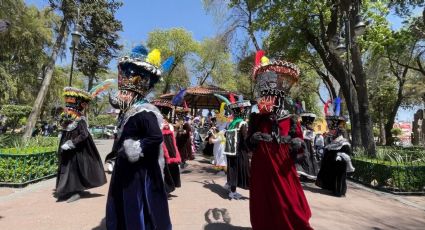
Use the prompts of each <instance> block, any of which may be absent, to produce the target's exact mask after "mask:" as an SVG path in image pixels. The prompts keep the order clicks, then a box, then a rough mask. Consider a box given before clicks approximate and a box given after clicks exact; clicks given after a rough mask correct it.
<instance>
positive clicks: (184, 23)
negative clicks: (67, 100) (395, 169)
mask: <svg viewBox="0 0 425 230" xmlns="http://www.w3.org/2000/svg"><path fill="white" fill-rule="evenodd" d="M25 2H26V3H28V4H34V5H36V6H37V7H39V8H42V7H45V6H47V4H48V1H47V0H25ZM123 2H124V5H123V6H122V7H121V8H120V9H119V10H118V12H117V14H116V17H117V18H118V19H119V20H121V21H122V23H123V31H121V32H120V36H121V43H122V44H124V45H125V46H128V47H132V46H134V45H135V44H140V42H142V41H146V39H147V36H148V33H149V32H150V31H152V30H154V29H169V28H174V27H183V28H185V29H186V30H188V31H190V32H191V33H192V35H193V37H194V39H196V40H198V41H200V40H203V39H204V38H207V37H213V36H214V35H215V34H216V33H217V32H218V26H217V25H216V23H215V22H214V18H213V16H212V15H208V14H207V13H206V12H205V10H204V9H203V6H202V0H155V1H147V0H123ZM415 13H417V12H415ZM389 20H390V21H391V26H392V28H393V29H397V28H400V27H401V23H402V20H401V19H400V18H397V17H394V16H390V17H389ZM68 43H70V42H69V41H68ZM67 52H68V54H67V55H66V58H65V59H63V60H60V59H59V60H58V61H57V64H59V65H70V63H71V58H70V57H71V55H70V54H69V50H67ZM115 63H116V62H115V61H114V62H113V63H111V67H112V68H113V66H115ZM415 111H416V108H415V109H413V110H405V109H400V110H399V113H398V115H397V120H399V121H411V120H412V119H413V113H414V112H415Z"/></svg>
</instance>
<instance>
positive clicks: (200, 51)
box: [192, 36, 236, 90]
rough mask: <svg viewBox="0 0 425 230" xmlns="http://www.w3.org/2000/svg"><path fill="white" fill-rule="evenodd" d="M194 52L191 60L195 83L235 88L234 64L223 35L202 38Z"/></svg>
mask: <svg viewBox="0 0 425 230" xmlns="http://www.w3.org/2000/svg"><path fill="white" fill-rule="evenodd" d="M196 54H197V56H196V57H195V58H194V59H193V60H192V62H193V66H194V75H195V76H196V78H197V85H201V86H202V85H204V84H205V83H210V84H216V85H221V86H224V87H227V88H229V89H230V88H232V89H233V90H235V89H236V87H234V86H236V84H234V83H235V77H234V76H235V71H234V70H235V69H234V64H233V63H232V61H231V60H230V53H229V52H228V47H227V43H226V41H225V40H224V38H223V37H220V36H219V37H216V38H207V39H204V40H203V41H202V42H201V43H200V44H199V46H198V47H197V50H196ZM229 81H232V82H229Z"/></svg>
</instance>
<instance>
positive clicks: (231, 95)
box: [229, 93, 236, 103]
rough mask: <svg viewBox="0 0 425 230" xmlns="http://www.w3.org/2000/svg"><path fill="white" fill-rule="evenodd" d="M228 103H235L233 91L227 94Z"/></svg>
mask: <svg viewBox="0 0 425 230" xmlns="http://www.w3.org/2000/svg"><path fill="white" fill-rule="evenodd" d="M229 100H230V103H236V100H235V95H234V94H233V93H231V94H229Z"/></svg>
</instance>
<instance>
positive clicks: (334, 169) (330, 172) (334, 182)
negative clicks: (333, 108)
mask: <svg viewBox="0 0 425 230" xmlns="http://www.w3.org/2000/svg"><path fill="white" fill-rule="evenodd" d="M337 115H339V114H338V113H337ZM326 120H327V122H328V129H329V133H330V134H328V137H329V138H331V141H330V143H328V144H327V145H326V146H325V152H324V156H323V159H322V162H321V166H320V171H319V174H318V175H317V180H316V185H317V186H319V187H321V188H323V189H327V190H331V191H332V193H333V194H334V195H335V196H339V197H340V196H345V193H346V192H347V183H346V175H347V172H354V167H353V165H352V163H351V158H350V156H349V155H351V145H350V143H349V142H348V140H347V139H345V138H344V134H345V128H344V126H345V119H344V118H343V117H340V116H328V117H327V118H326Z"/></svg>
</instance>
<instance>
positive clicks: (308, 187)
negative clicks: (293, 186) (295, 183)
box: [301, 183, 333, 196]
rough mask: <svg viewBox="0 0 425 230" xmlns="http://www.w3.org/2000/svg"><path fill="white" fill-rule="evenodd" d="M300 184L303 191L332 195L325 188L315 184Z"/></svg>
mask: <svg viewBox="0 0 425 230" xmlns="http://www.w3.org/2000/svg"><path fill="white" fill-rule="evenodd" d="M301 185H302V186H303V189H304V190H305V191H309V192H312V193H319V194H323V195H329V196H333V194H332V192H331V191H328V190H325V189H321V188H319V187H316V185H314V184H307V183H301Z"/></svg>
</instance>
